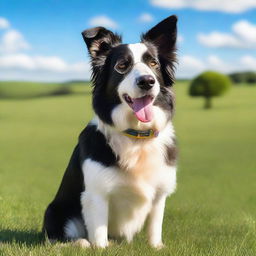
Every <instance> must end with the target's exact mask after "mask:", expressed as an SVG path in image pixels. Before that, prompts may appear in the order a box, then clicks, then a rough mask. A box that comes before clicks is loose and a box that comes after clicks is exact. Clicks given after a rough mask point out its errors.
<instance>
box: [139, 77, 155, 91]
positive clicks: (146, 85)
mask: <svg viewBox="0 0 256 256" xmlns="http://www.w3.org/2000/svg"><path fill="white" fill-rule="evenodd" d="M136 83H137V85H138V87H139V88H140V89H143V90H147V91H148V90H150V89H151V88H152V87H153V86H154V84H155V79H154V77H153V76H151V75H144V76H140V77H138V78H137V79H136Z"/></svg>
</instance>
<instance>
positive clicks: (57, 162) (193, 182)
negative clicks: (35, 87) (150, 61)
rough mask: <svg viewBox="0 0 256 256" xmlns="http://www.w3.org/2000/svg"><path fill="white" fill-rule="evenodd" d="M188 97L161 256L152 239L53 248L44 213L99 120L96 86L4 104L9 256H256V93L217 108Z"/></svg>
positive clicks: (2, 177)
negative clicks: (83, 134) (80, 141)
mask: <svg viewBox="0 0 256 256" xmlns="http://www.w3.org/2000/svg"><path fill="white" fill-rule="evenodd" d="M187 89H188V88H187V84H186V83H178V84H177V85H176V87H175V90H176V95H177V111H176V116H175V119H174V123H175V127H176V130H177V136H178V144H179V148H180V157H179V158H180V159H179V172H178V190H177V192H176V193H175V194H174V195H173V196H172V197H170V198H169V199H168V201H167V206H166V212H165V220H164V229H163V238H164V242H165V244H166V247H165V248H164V249H162V250H161V251H155V250H153V249H150V248H149V247H148V244H147V242H146V236H145V232H142V233H141V234H139V235H138V236H137V237H136V238H135V239H134V242H133V243H131V244H127V243H125V242H122V243H121V244H118V243H114V244H113V245H112V246H111V247H110V248H108V249H106V250H92V249H88V250H82V249H80V248H75V247H71V246H62V245H61V244H55V245H50V244H47V243H44V241H43V237H42V235H41V233H40V231H41V226H42V218H43V213H44V210H45V208H46V206H47V204H48V203H49V202H50V200H52V198H53V196H54V194H55V192H56V190H57V188H58V186H59V183H60V180H61V177H62V175H63V172H64V169H65V167H66V165H67V162H68V160H69V157H70V154H71V152H72V150H73V147H74V146H75V144H76V141H77V137H78V134H79V132H80V131H81V130H82V129H83V127H84V126H85V125H86V123H87V122H88V121H89V120H90V118H91V117H92V110H91V107H90V88H88V87H84V88H83V89H81V87H80V86H78V87H76V88H75V91H76V92H79V93H76V94H72V95H66V96H58V97H42V98H34V99H33V98H31V99H27V100H17V99H9V100H4V99H2V100H0V255H4V256H9V255H11V256H15V255H17V256H23V255H24V256H25V255H30V256H43V255H49V256H51V255H52V256H57V255H68V256H75V255H122V256H125V255H127V256H128V255H129V256H131V255H172V256H176V255H182V256H183V255H185V256H189V255H193V256H194V255H198V256H199V255H201V256H217V255H219V256H231V255H232V256H234V255H239V256H240V255H244V256H255V255H256V185H255V181H256V86H250V87H249V86H248V87H247V86H240V87H234V88H233V89H232V90H231V91H230V92H229V93H228V94H227V95H225V96H224V97H222V98H218V99H217V98H216V99H214V102H213V104H214V108H213V109H212V110H203V109H202V106H203V100H202V99H193V98H189V97H188V96H187Z"/></svg>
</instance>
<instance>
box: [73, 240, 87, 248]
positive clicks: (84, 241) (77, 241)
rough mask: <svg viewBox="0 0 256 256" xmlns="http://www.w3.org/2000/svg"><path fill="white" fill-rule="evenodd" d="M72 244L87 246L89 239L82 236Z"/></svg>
mask: <svg viewBox="0 0 256 256" xmlns="http://www.w3.org/2000/svg"><path fill="white" fill-rule="evenodd" d="M73 244H74V245H75V246H78V247H81V248H89V247H90V246H91V244H90V243H89V241H88V240H86V239H84V238H80V239H78V240H76V241H74V242H73Z"/></svg>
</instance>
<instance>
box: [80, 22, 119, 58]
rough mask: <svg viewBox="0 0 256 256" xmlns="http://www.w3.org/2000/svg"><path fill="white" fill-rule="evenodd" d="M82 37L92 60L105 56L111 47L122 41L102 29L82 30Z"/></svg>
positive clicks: (115, 35) (117, 36)
mask: <svg viewBox="0 0 256 256" xmlns="http://www.w3.org/2000/svg"><path fill="white" fill-rule="evenodd" d="M82 36H83V39H84V41H85V43H86V45H87V48H88V51H89V53H90V55H91V57H92V58H97V57H101V56H106V55H107V54H108V52H109V50H110V49H111V48H112V47H114V46H116V45H118V44H120V43H121V41H122V39H121V37H120V36H119V35H117V34H114V33H113V32H111V31H110V30H107V29H105V28H103V27H95V28H91V29H87V30H84V31H83V32H82Z"/></svg>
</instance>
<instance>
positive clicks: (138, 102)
mask: <svg viewBox="0 0 256 256" xmlns="http://www.w3.org/2000/svg"><path fill="white" fill-rule="evenodd" d="M132 100H133V103H132V105H131V107H132V110H133V112H134V114H135V115H136V117H137V118H138V119H139V120H140V121H141V122H144V123H147V122H150V121H151V120H152V118H153V111H152V104H151V103H152V99H151V97H150V96H144V97H142V98H136V99H132Z"/></svg>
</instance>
